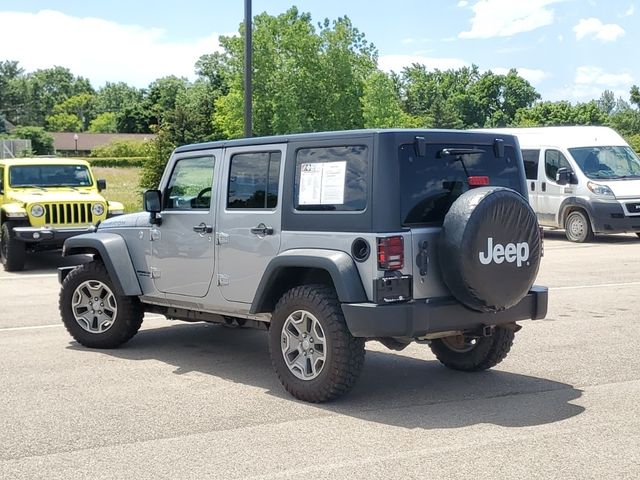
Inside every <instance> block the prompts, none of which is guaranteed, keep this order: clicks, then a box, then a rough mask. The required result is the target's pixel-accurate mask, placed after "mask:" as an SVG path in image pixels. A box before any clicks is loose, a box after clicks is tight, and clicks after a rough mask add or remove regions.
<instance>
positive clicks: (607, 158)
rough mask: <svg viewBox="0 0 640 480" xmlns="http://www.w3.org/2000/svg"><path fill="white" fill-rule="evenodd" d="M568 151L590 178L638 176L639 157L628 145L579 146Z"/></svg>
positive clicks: (639, 173)
mask: <svg viewBox="0 0 640 480" xmlns="http://www.w3.org/2000/svg"><path fill="white" fill-rule="evenodd" d="M569 152H570V153H571V155H573V158H574V159H575V161H576V163H577V164H578V166H579V167H580V169H582V171H583V172H584V174H585V175H586V176H587V177H589V178H591V179H597V178H601V179H616V178H618V179H619V178H640V158H638V156H637V155H636V154H635V152H634V151H633V150H632V149H631V148H629V147H580V148H570V149H569Z"/></svg>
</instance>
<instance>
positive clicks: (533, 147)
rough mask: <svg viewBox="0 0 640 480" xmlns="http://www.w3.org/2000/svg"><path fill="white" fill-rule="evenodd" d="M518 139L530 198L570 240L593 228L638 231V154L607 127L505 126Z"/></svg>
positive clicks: (542, 218) (545, 221)
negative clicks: (563, 230)
mask: <svg viewBox="0 0 640 480" xmlns="http://www.w3.org/2000/svg"><path fill="white" fill-rule="evenodd" d="M491 131H493V132H496V133H497V132H499V133H509V134H512V135H515V136H516V137H517V138H518V141H519V143H520V148H521V150H522V158H523V160H524V166H525V173H526V178H527V189H528V192H529V202H530V203H531V206H532V207H533V208H534V210H535V211H536V214H537V215H538V221H539V222H540V224H541V225H543V226H546V227H554V228H564V229H565V232H566V235H567V238H568V239H569V240H571V241H572V242H586V241H589V240H590V239H591V238H592V237H593V235H594V233H623V232H634V233H636V235H638V236H639V237H640V158H638V155H636V153H635V152H634V151H633V149H632V148H631V147H629V145H628V144H627V143H626V142H625V141H624V140H623V139H622V137H621V136H620V135H618V134H617V133H616V132H615V131H613V130H612V129H610V128H608V127H539V128H503V129H492V130H491Z"/></svg>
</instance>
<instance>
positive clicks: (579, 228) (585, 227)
mask: <svg viewBox="0 0 640 480" xmlns="http://www.w3.org/2000/svg"><path fill="white" fill-rule="evenodd" d="M564 228H565V235H566V236H567V239H568V240H569V241H571V242H576V243H584V242H588V241H590V240H592V239H593V229H592V228H591V222H590V221H589V217H587V215H586V214H585V213H584V212H583V211H582V210H575V211H573V212H571V213H570V214H569V216H568V217H567V220H566V221H565V224H564Z"/></svg>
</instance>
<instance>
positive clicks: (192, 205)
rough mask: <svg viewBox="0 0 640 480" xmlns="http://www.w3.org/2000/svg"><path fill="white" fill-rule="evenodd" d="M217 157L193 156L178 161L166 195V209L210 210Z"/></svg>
mask: <svg viewBox="0 0 640 480" xmlns="http://www.w3.org/2000/svg"><path fill="white" fill-rule="evenodd" d="M214 162H215V158H214V157H212V156H207V157H191V158H183V159H180V160H178V161H177V162H176V165H175V167H174V168H173V172H172V173H171V178H170V179H169V185H168V186H167V190H166V192H165V195H164V199H165V205H164V207H165V209H168V210H208V209H209V207H210V206H211V198H212V192H211V187H212V185H213V167H214Z"/></svg>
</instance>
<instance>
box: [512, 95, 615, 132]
mask: <svg viewBox="0 0 640 480" xmlns="http://www.w3.org/2000/svg"><path fill="white" fill-rule="evenodd" d="M607 119H608V118H607V115H605V114H604V113H603V112H602V110H601V109H600V107H599V106H598V103H597V102H596V101H595V100H592V101H591V102H587V103H578V104H576V105H572V104H571V103H570V102H567V101H560V102H540V103H537V104H536V105H534V106H533V107H530V108H523V109H520V110H518V113H517V114H516V117H515V120H514V122H513V123H514V126H522V127H533V126H562V125H604V124H605V123H606V122H607Z"/></svg>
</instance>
